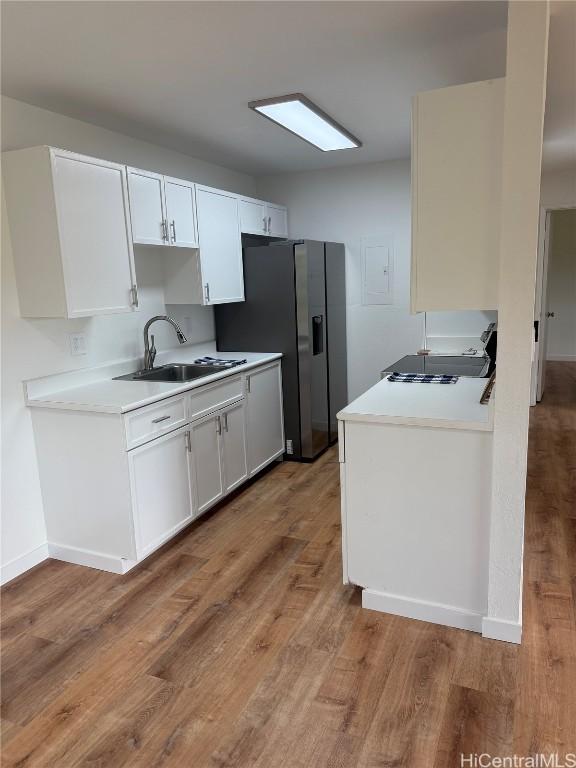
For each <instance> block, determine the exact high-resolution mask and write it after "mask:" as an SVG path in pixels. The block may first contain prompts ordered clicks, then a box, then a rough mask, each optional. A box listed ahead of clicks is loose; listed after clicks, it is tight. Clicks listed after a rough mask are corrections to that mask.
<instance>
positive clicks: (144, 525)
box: [128, 427, 192, 558]
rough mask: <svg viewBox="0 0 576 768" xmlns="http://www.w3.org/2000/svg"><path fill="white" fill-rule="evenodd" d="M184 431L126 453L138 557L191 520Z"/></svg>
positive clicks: (183, 429) (186, 439)
mask: <svg viewBox="0 0 576 768" xmlns="http://www.w3.org/2000/svg"><path fill="white" fill-rule="evenodd" d="M187 432H188V428H187V427H184V428H182V429H178V430H176V431H175V432H169V433H168V434H167V435H164V436H163V437H158V438H156V439H155V440H152V441H151V442H149V443H145V444H144V445H142V446H140V447H139V448H134V449H133V450H131V451H129V452H128V462H129V467H130V482H131V487H132V504H133V510H134V528H135V533H136V547H137V551H138V557H139V558H140V557H144V556H145V555H146V554H147V553H149V552H151V551H152V550H153V549H155V548H156V547H158V546H160V544H162V542H164V541H166V540H167V539H169V538H170V536H172V535H173V533H174V532H175V531H177V530H178V529H179V528H181V527H183V526H184V525H185V524H186V521H188V520H191V519H192V496H191V487H192V486H191V481H190V478H191V473H190V461H189V456H190V454H189V452H188V436H187Z"/></svg>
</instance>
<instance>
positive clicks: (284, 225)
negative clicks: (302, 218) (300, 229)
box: [267, 203, 288, 237]
mask: <svg viewBox="0 0 576 768" xmlns="http://www.w3.org/2000/svg"><path fill="white" fill-rule="evenodd" d="M267 216H268V234H269V235H272V236H273V237H288V211H287V209H286V208H284V207H283V206H277V205H270V203H268V205H267Z"/></svg>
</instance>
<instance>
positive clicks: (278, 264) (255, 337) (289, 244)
mask: <svg viewBox="0 0 576 768" xmlns="http://www.w3.org/2000/svg"><path fill="white" fill-rule="evenodd" d="M244 290H245V298H246V300H245V301H244V302H239V303H234V304H220V305H217V306H215V307H214V310H215V320H216V343H217V347H218V351H219V352H282V354H283V358H282V388H283V396H284V431H285V435H286V453H285V456H286V458H290V459H295V460H299V461H312V460H313V459H315V458H316V457H317V456H318V455H319V454H320V453H322V451H324V450H325V449H326V448H328V446H329V445H331V444H332V443H334V442H335V441H336V440H337V437H338V425H337V421H336V414H337V413H338V411H339V410H341V409H342V408H344V406H346V405H347V403H348V388H347V379H346V376H347V366H346V277H345V259H344V245H343V244H342V243H323V242H317V241H314V240H290V241H282V242H276V243H270V244H266V245H260V246H249V247H245V248H244Z"/></svg>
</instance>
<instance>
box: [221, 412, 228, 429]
mask: <svg viewBox="0 0 576 768" xmlns="http://www.w3.org/2000/svg"><path fill="white" fill-rule="evenodd" d="M222 418H223V419H224V432H228V414H227V413H223V414H222Z"/></svg>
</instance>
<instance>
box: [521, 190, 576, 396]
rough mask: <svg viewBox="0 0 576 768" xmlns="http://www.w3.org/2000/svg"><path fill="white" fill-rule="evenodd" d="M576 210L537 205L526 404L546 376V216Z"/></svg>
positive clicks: (539, 390) (538, 392)
mask: <svg viewBox="0 0 576 768" xmlns="http://www.w3.org/2000/svg"><path fill="white" fill-rule="evenodd" d="M570 210H576V206H574V205H570V204H567V205H549V206H543V205H541V206H540V219H539V231H538V260H537V266H536V290H535V295H534V322H537V323H538V340H536V333H535V332H534V341H533V354H532V376H531V382H530V405H536V404H537V403H539V402H540V400H541V399H542V395H543V393H544V384H545V378H546V340H547V333H548V328H547V317H546V308H547V288H548V269H549V262H548V259H549V255H550V254H549V248H550V231H551V227H550V219H551V216H552V213H553V212H554V211H570Z"/></svg>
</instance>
